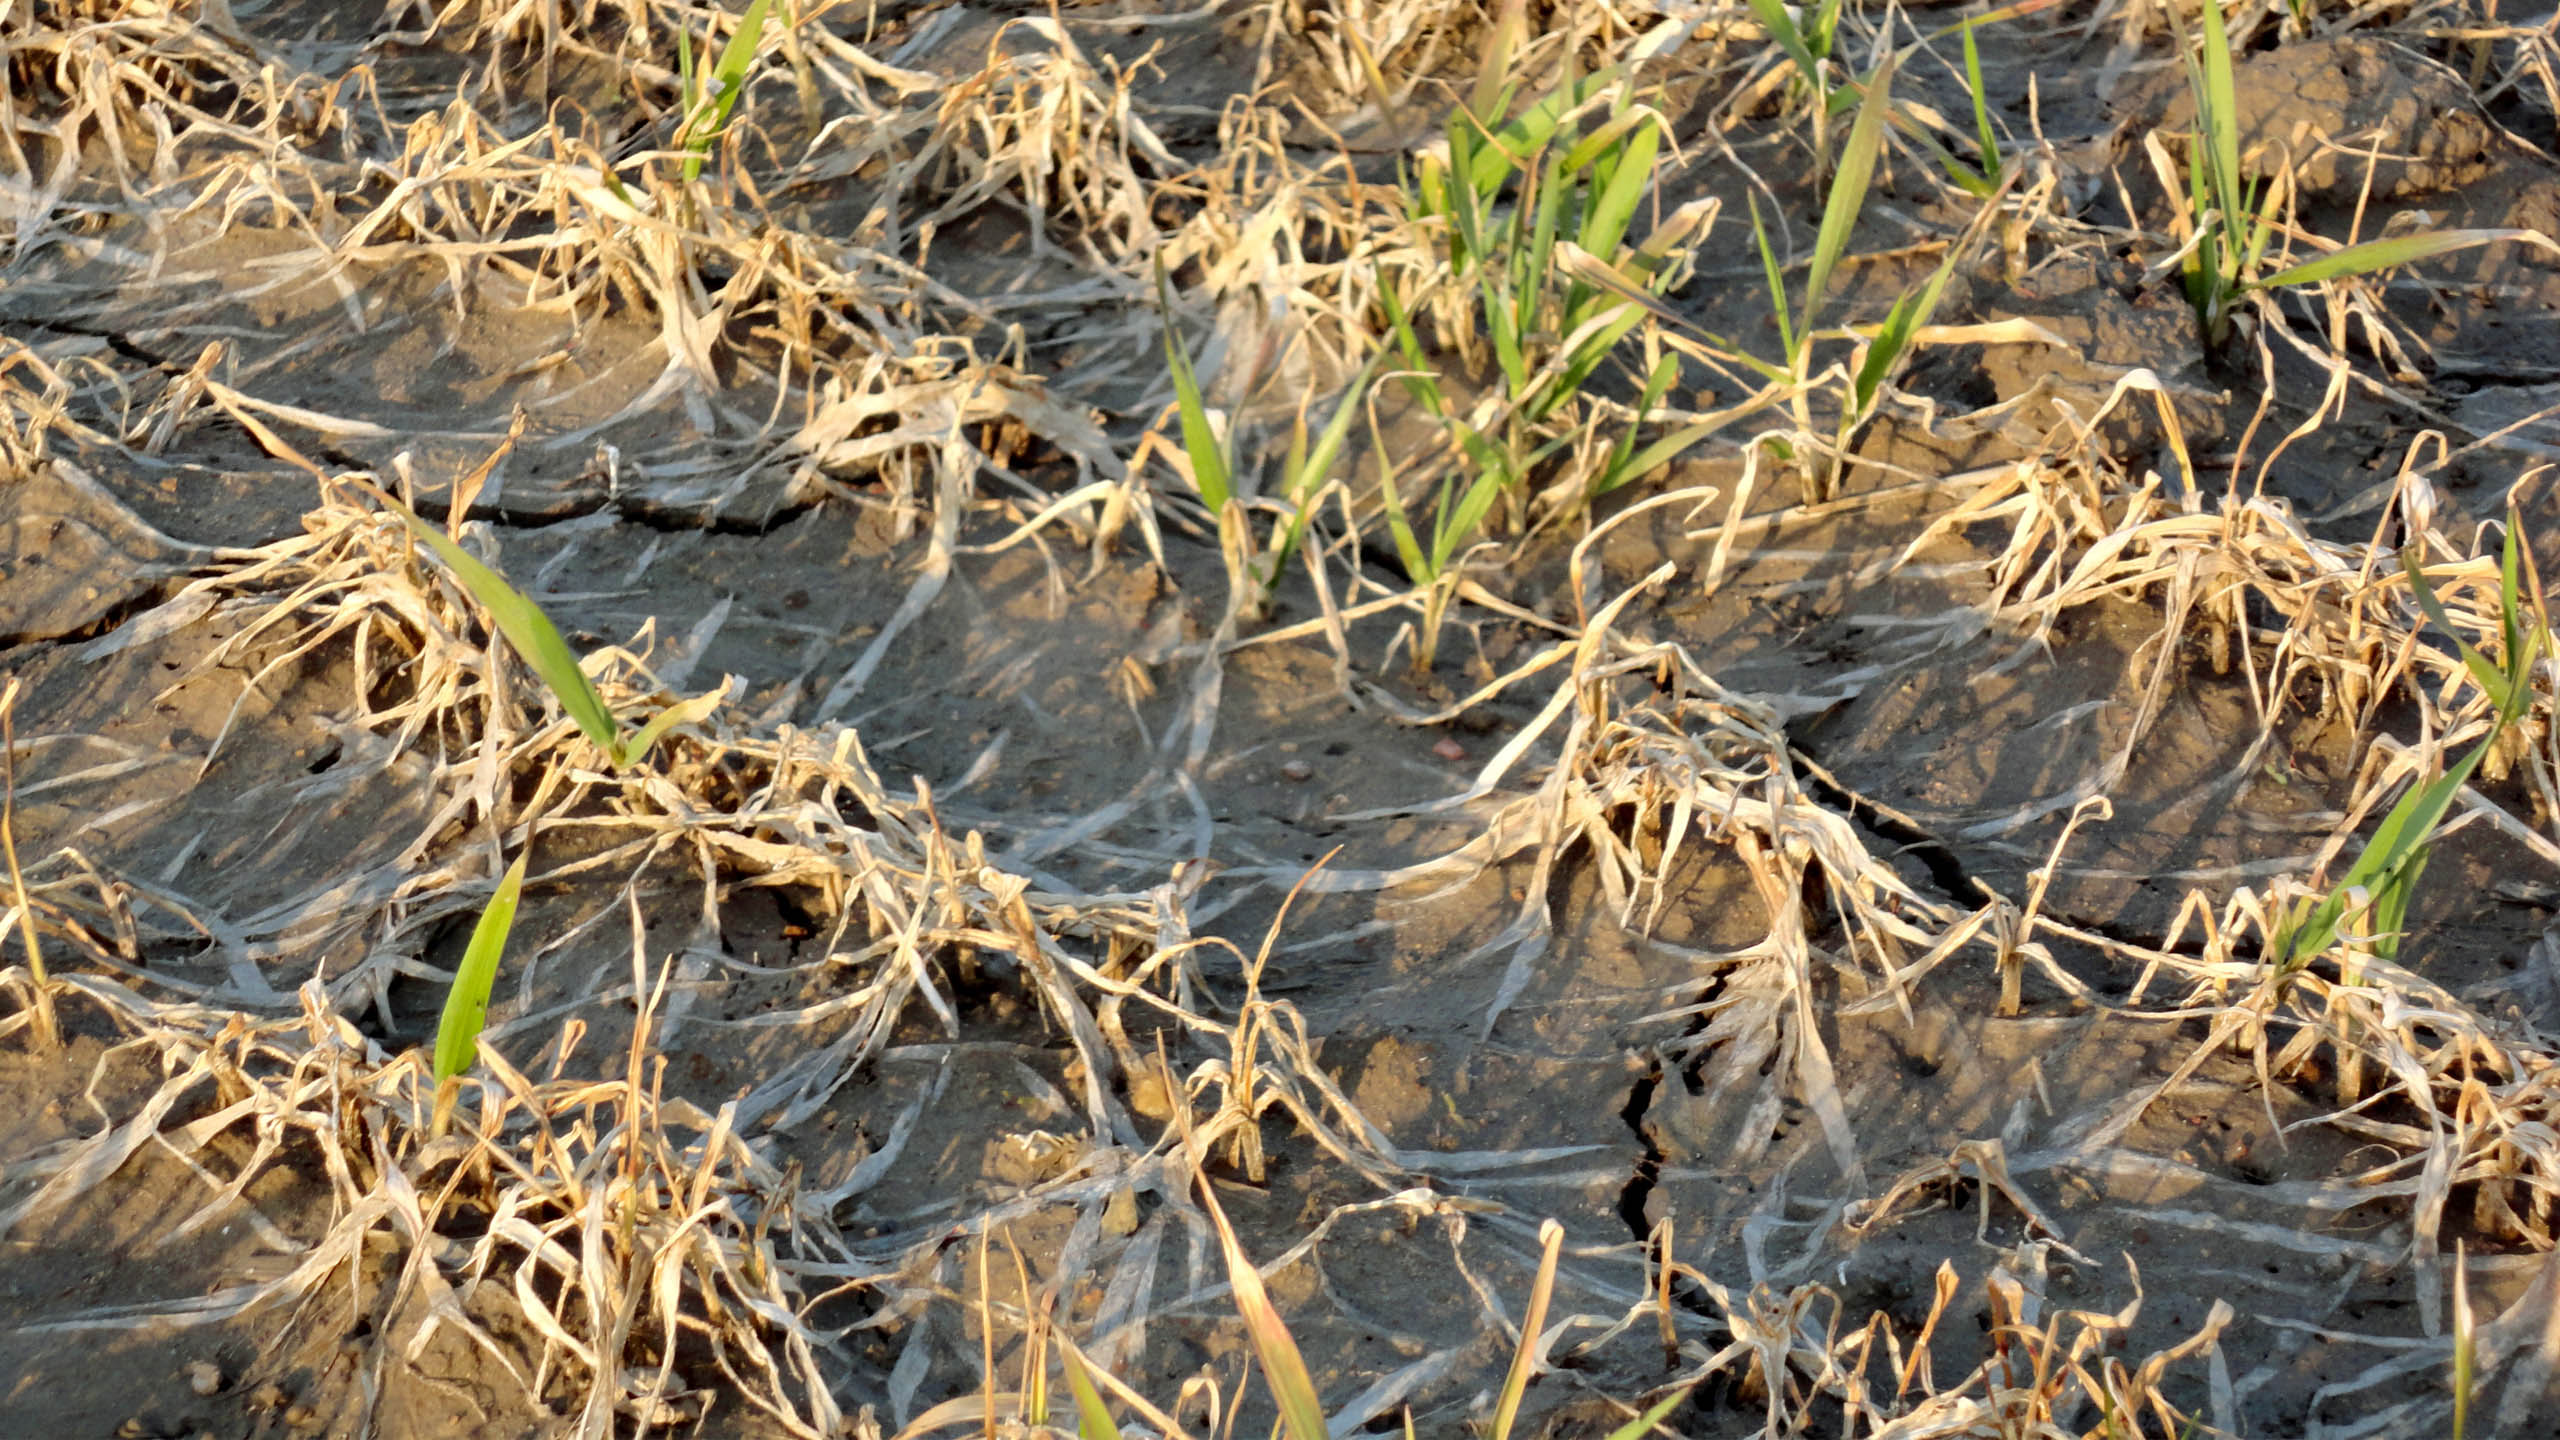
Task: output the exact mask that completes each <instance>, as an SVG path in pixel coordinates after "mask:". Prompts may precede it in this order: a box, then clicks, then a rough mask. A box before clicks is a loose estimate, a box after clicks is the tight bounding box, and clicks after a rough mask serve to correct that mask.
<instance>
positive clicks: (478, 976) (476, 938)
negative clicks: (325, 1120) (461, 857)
mask: <svg viewBox="0 0 2560 1440" xmlns="http://www.w3.org/2000/svg"><path fill="white" fill-rule="evenodd" d="M532 853H533V852H532V850H531V849H530V848H527V849H525V850H521V851H518V852H517V854H516V858H515V863H514V864H512V865H509V866H508V867H507V873H506V874H505V875H503V876H501V877H499V880H498V889H497V893H495V894H493V895H491V896H490V897H489V903H488V905H487V906H486V907H485V908H483V909H482V910H481V912H480V919H479V921H478V922H477V923H475V924H474V925H473V926H472V927H471V943H470V944H469V945H468V946H466V947H465V948H464V950H463V952H462V964H461V965H459V966H458V967H456V968H455V970H454V972H453V985H452V987H451V988H449V989H447V990H446V991H445V995H444V1014H443V1015H442V1016H441V1017H440V1018H438V1020H437V1021H436V1049H435V1061H434V1066H435V1077H436V1100H435V1133H437V1134H438V1135H441V1134H443V1133H444V1129H445V1122H446V1121H447V1119H448V1118H450V1117H451V1115H452V1113H453V1101H454V1097H455V1096H456V1095H457V1094H458V1093H459V1092H460V1089H461V1080H462V1076H463V1074H464V1072H466V1071H468V1070H469V1069H470V1068H471V1067H472V1065H473V1064H474V1063H475V1062H477V1061H478V1060H479V1058H480V1031H481V1028H482V1027H483V1026H484V1025H486V1024H487V1023H488V1019H489V991H490V988H491V987H492V986H494V985H496V984H497V980H498V962H499V961H500V960H501V959H503V958H505V956H506V953H507V934H508V932H509V931H510V930H512V929H513V928H514V927H515V923H516V899H517V897H518V896H519V895H521V894H522V893H523V891H524V864H525V860H526V858H527V857H528V856H530V855H531V854H532Z"/></svg>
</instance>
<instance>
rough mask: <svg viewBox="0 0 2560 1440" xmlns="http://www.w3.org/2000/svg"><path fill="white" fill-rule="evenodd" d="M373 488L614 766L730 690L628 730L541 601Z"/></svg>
mask: <svg viewBox="0 0 2560 1440" xmlns="http://www.w3.org/2000/svg"><path fill="white" fill-rule="evenodd" d="M375 494H376V495H377V496H378V497H379V498H380V499H381V500H382V501H383V503H384V504H386V505H388V506H390V507H391V509H392V512H393V513H394V514H397V515H398V516H399V517H400V520H401V523H403V524H405V525H407V526H408V527H409V533H410V534H412V535H415V536H417V537H418V538H419V539H421V540H424V541H425V542H427V548H428V549H430V550H433V551H435V552H436V558H438V559H440V560H442V561H444V563H445V565H446V566H447V567H448V568H450V569H451V570H452V571H453V573H454V575H455V576H456V577H457V578H459V579H460V580H461V581H462V587H463V588H464V589H466V590H468V591H470V592H471V598H472V599H474V600H477V601H479V602H480V608H482V609H483V610H486V611H488V612H489V619H490V622H491V623H492V624H494V625H496V626H497V628H498V633H499V634H501V635H504V636H505V637H507V643H508V644H509V645H511V646H513V647H515V652H516V653H517V654H518V655H520V656H523V657H524V662H525V663H526V664H528V665H530V666H532V667H533V673H534V674H536V675H538V676H540V677H542V683H543V684H544V685H546V686H549V687H550V690H551V694H552V696H553V698H555V699H557V700H558V701H559V702H560V708H561V710H562V711H563V712H565V713H566V714H567V715H568V716H569V718H570V719H572V720H574V721H576V722H577V724H578V728H579V729H580V730H581V731H583V732H585V734H586V737H587V738H588V739H589V740H592V741H594V742H595V744H596V748H597V749H599V750H602V751H603V752H604V753H605V758H606V759H607V760H608V761H610V762H611V763H612V765H613V768H614V769H615V770H617V771H620V770H628V769H630V768H631V767H632V766H634V765H637V764H639V763H640V762H641V761H643V760H645V759H647V758H648V756H649V752H650V750H652V749H654V748H655V747H656V746H657V743H658V740H659V737H661V736H663V735H665V734H666V733H667V731H668V730H670V729H672V728H674V727H675V726H678V725H684V724H690V723H692V722H695V721H698V720H701V719H703V718H704V717H705V716H708V715H709V714H710V713H711V712H712V711H714V710H716V709H718V708H719V706H720V702H721V700H723V699H724V698H726V697H727V695H728V693H729V690H728V686H726V685H725V684H724V685H722V686H721V687H720V688H719V689H717V690H714V691H712V692H711V693H710V694H708V695H700V696H696V697H695V698H693V699H691V700H687V701H684V702H682V703H680V704H675V705H670V706H668V707H667V708H665V709H664V710H661V711H659V712H658V713H657V714H655V715H652V716H650V717H649V720H648V723H646V724H644V725H642V726H641V727H640V728H639V729H638V730H637V731H634V732H629V733H626V732H625V731H624V730H623V728H622V722H621V721H619V720H617V719H615V718H614V714H613V707H611V706H609V705H607V704H605V702H604V696H603V695H602V694H601V693H599V692H598V691H597V689H596V684H595V682H594V681H593V680H590V679H588V678H587V672H586V669H585V668H584V667H583V666H581V665H580V664H579V663H578V654H577V652H576V651H574V650H571V649H570V648H569V642H568V641H567V640H564V639H562V638H561V636H560V627H559V626H557V625H554V624H552V623H551V617H550V616H548V615H545V614H544V613H542V607H541V606H539V605H536V604H534V603H533V602H532V601H531V600H528V599H526V598H525V597H524V595H523V594H522V593H521V592H519V591H518V590H517V589H516V588H515V587H514V586H513V585H510V584H508V583H507V581H506V577H504V576H502V575H500V574H499V573H498V572H497V571H495V570H492V569H490V568H489V567H488V566H486V565H484V564H482V563H481V562H480V559H479V557H478V556H475V555H473V554H472V553H471V552H470V551H468V550H465V549H463V548H462V547H461V546H460V545H457V544H455V543H454V542H453V540H452V538H451V537H450V536H447V535H446V534H445V533H444V532H443V531H441V530H438V529H437V528H435V527H434V526H432V525H430V524H428V523H427V522H426V521H424V520H421V519H419V518H418V515H417V512H415V511H413V510H411V509H410V508H409V507H408V506H406V505H403V504H401V503H400V502H399V501H397V500H394V499H392V498H391V497H390V496H389V495H385V494H382V493H381V492H380V491H376V492H375Z"/></svg>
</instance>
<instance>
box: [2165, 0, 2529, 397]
mask: <svg viewBox="0 0 2560 1440" xmlns="http://www.w3.org/2000/svg"><path fill="white" fill-rule="evenodd" d="M2222 4H2223V0H2204V4H2203V6H2202V9H2201V11H2200V20H2201V23H2200V25H2199V29H2200V31H2201V35H2200V38H2199V40H2198V43H2197V45H2196V47H2195V49H2194V50H2192V51H2190V52H2188V53H2187V54H2186V57H2185V58H2186V67H2187V86H2188V90H2189V92H2190V93H2191V94H2192V96H2193V98H2194V100H2195V108H2196V134H2195V136H2194V137H2193V138H2192V139H2191V140H2190V141H2189V142H2188V145H2187V183H2186V189H2185V199H2186V205H2187V208H2186V212H2185V213H2184V214H2183V215H2181V216H2180V217H2179V225H2180V230H2181V235H2180V239H2181V240H2182V241H2183V242H2184V243H2185V247H2186V249H2185V255H2184V258H2183V259H2182V261H2181V262H2180V267H2181V279H2182V281H2183V283H2184V285H2185V288H2186V293H2187V303H2188V305H2189V306H2190V307H2191V308H2192V309H2194V311H2195V314H2196V323H2197V326H2198V328H2199V329H2200V330H2201V331H2202V332H2203V335H2204V340H2205V344H2206V346H2207V347H2208V348H2211V349H2219V348H2220V347H2221V346H2222V345H2223V344H2224V343H2225V342H2226V341H2228V340H2229V339H2230V338H2231V331H2232V321H2233V316H2234V314H2235V313H2236V312H2237V310H2238V308H2239V306H2240V304H2241V303H2242V302H2243V301H2244V300H2245V299H2247V298H2248V297H2249V296H2250V295H2251V294H2253V293H2258V292H2263V291H2268V290H2275V289H2281V288H2284V287H2288V286H2297V285H2317V284H2321V283H2322V282H2324V281H2329V280H2337V279H2342V278H2345V277H2348V276H2352V275H2370V274H2375V273H2378V272H2380V271H2385V270H2394V269H2397V268H2399V267H2400V266H2403V265H2406V264H2409V263H2411V262H2412V261H2416V260H2423V259H2427V258H2429V257H2431V256H2436V255H2442V254H2445V253H2447V252H2449V251H2454V250H2465V249H2470V248H2472V247H2474V246H2479V245H2487V244H2492V243H2494V242H2497V241H2500V240H2525V241H2532V242H2537V243H2541V244H2544V245H2548V244H2549V242H2548V241H2547V240H2545V239H2544V238H2543V237H2542V236H2540V235H2539V234H2537V233H2535V232H2533V231H2530V230H2430V231H2425V232H2422V233H2419V234H2414V235H2402V236H2394V237H2391V238H2388V239H2383V240H2370V241H2366V242H2364V243H2363V244H2358V245H2349V246H2345V247H2343V248H2340V249H2336V250H2332V251H2330V252H2328V253H2327V254H2325V255H2322V256H2320V257H2318V258H2316V259H2313V260H2309V261H2305V262H2303V263H2301V264H2297V265H2289V266H2286V267H2284V268H2282V269H2279V270H2276V271H2274V272H2273V273H2271V274H2261V273H2259V271H2260V266H2261V264H2262V263H2263V262H2264V259H2265V256H2266V251H2267V246H2268V242H2269V241H2270V240H2272V239H2273V238H2274V236H2275V233H2276V229H2277V226H2276V211H2277V208H2278V205H2279V202H2280V201H2281V200H2282V198H2283V193H2284V186H2283V185H2282V184H2281V183H2276V182H2267V183H2259V182H2255V181H2252V180H2251V179H2250V178H2249V177H2248V176H2247V174H2246V173H2245V172H2244V171H2243V169H2242V162H2241V156H2240V102H2239V87H2238V84H2237V82H2236V81H2235V80H2234V78H2233V74H2232V63H2231V37H2230V33H2229V31H2228V29H2227V28H2226V27H2225V25H2224V24H2223V18H2222ZM2176 13H2177V12H2176V11H2175V10H2174V9H2173V10H2172V11H2171V19H2172V21H2173V22H2174V21H2175V20H2176ZM2180 38H2181V41H2182V43H2183V40H2184V31H2183V27H2181V31H2180ZM2155 161H2156V163H2158V164H2160V165H2162V166H2163V167H2165V166H2166V164H2167V161H2166V160H2165V158H2161V157H2160V152H2157V151H2155ZM2163 178H2164V181H2165V180H2166V179H2167V177H2166V176H2164V177H2163ZM2171 190H2172V193H2173V194H2174V193H2176V187H2175V186H2174V184H2172V185H2171Z"/></svg>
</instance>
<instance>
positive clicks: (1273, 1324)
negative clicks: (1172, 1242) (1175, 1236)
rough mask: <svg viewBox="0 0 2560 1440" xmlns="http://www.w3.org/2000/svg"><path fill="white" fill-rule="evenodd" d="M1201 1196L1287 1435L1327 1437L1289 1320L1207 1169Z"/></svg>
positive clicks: (1292, 1439) (1308, 1439) (1304, 1439)
mask: <svg viewBox="0 0 2560 1440" xmlns="http://www.w3.org/2000/svg"><path fill="white" fill-rule="evenodd" d="M1200 1195H1201V1198H1202V1199H1204V1200H1206V1201H1208V1209H1209V1219H1210V1220H1211V1221H1212V1222H1213V1223H1214V1224H1215V1226H1216V1228H1217V1231H1218V1248H1219V1251H1220V1253H1222V1254H1223V1255H1224V1256H1225V1257H1226V1262H1227V1283H1228V1284H1229V1285H1230V1286H1232V1287H1233V1288H1234V1291H1235V1301H1236V1313H1237V1314H1238V1315H1240V1316H1242V1317H1243V1318H1244V1328H1245V1334H1246V1335H1247V1336H1248V1337H1250V1338H1251V1339H1252V1341H1253V1353H1254V1357H1255V1358H1256V1359H1258V1360H1260V1361H1261V1362H1262V1379H1263V1383H1265V1384H1267V1385H1269V1386H1270V1387H1271V1396H1272V1399H1273V1400H1274V1401H1276V1402H1277V1403H1278V1406H1279V1410H1280V1422H1281V1424H1282V1425H1283V1426H1284V1427H1285V1428H1286V1429H1287V1431H1288V1434H1289V1440H1331V1435H1332V1427H1331V1426H1329V1425H1327V1424H1326V1423H1325V1418H1324V1405H1323V1403H1322V1402H1321V1401H1319V1400H1318V1399H1317V1398H1316V1382H1315V1377H1313V1376H1312V1375H1310V1374H1308V1373H1307V1362H1306V1359H1305V1357H1304V1356H1302V1355H1300V1354H1299V1353H1298V1343H1297V1341H1296V1340H1294V1339H1292V1338H1290V1335H1289V1326H1288V1322H1286V1321H1284V1320H1282V1319H1281V1318H1280V1311H1279V1308H1278V1307H1276V1306H1274V1305H1273V1304H1272V1303H1271V1295H1270V1293H1269V1292H1268V1291H1266V1290H1264V1289H1263V1288H1262V1272H1260V1271H1259V1270H1256V1269H1254V1268H1253V1262H1252V1261H1251V1260H1249V1259H1247V1258H1246V1257H1245V1253H1244V1246H1243V1245H1241V1244H1239V1243H1237V1240H1236V1232H1235V1227H1234V1226H1232V1225H1230V1224H1228V1223H1227V1212H1226V1207H1225V1206H1222V1205H1220V1204H1219V1203H1218V1192H1217V1190H1216V1188H1215V1187H1214V1186H1213V1185H1212V1184H1211V1183H1210V1180H1209V1177H1208V1176H1207V1175H1206V1174H1203V1175H1201V1176H1200Z"/></svg>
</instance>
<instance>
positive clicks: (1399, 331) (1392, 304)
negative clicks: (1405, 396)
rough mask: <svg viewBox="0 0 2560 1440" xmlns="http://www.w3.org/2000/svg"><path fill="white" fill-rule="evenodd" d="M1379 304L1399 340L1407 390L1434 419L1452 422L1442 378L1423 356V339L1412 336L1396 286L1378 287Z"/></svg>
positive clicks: (1397, 341)
mask: <svg viewBox="0 0 2560 1440" xmlns="http://www.w3.org/2000/svg"><path fill="white" fill-rule="evenodd" d="M1378 303H1379V304H1381V305H1384V306H1385V307H1386V308H1387V328H1388V329H1389V330H1391V331H1392V332H1394V334H1395V337H1396V353H1397V355H1398V357H1399V358H1401V359H1402V360H1403V361H1404V374H1403V379H1404V387H1405V389H1406V391H1407V392H1409V393H1410V394H1411V395H1412V396H1413V398H1414V402H1415V403H1416V404H1419V405H1420V406H1422V408H1423V409H1425V410H1428V411H1430V412H1431V413H1432V415H1433V416H1434V417H1435V418H1438V419H1442V420H1446V419H1448V418H1449V402H1448V399H1447V398H1446V397H1445V396H1443V395H1442V394H1441V392H1440V377H1439V375H1438V374H1437V373H1436V372H1434V371H1433V370H1432V368H1431V362H1430V360H1429V358H1428V357H1426V356H1425V355H1424V354H1423V353H1422V338H1421V337H1420V336H1418V335H1416V334H1414V332H1413V320H1412V318H1411V317H1410V316H1408V315H1406V314H1405V310H1404V302H1403V301H1402V300H1399V299H1397V298H1396V288H1395V287H1394V286H1393V285H1381V286H1379V287H1378Z"/></svg>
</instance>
